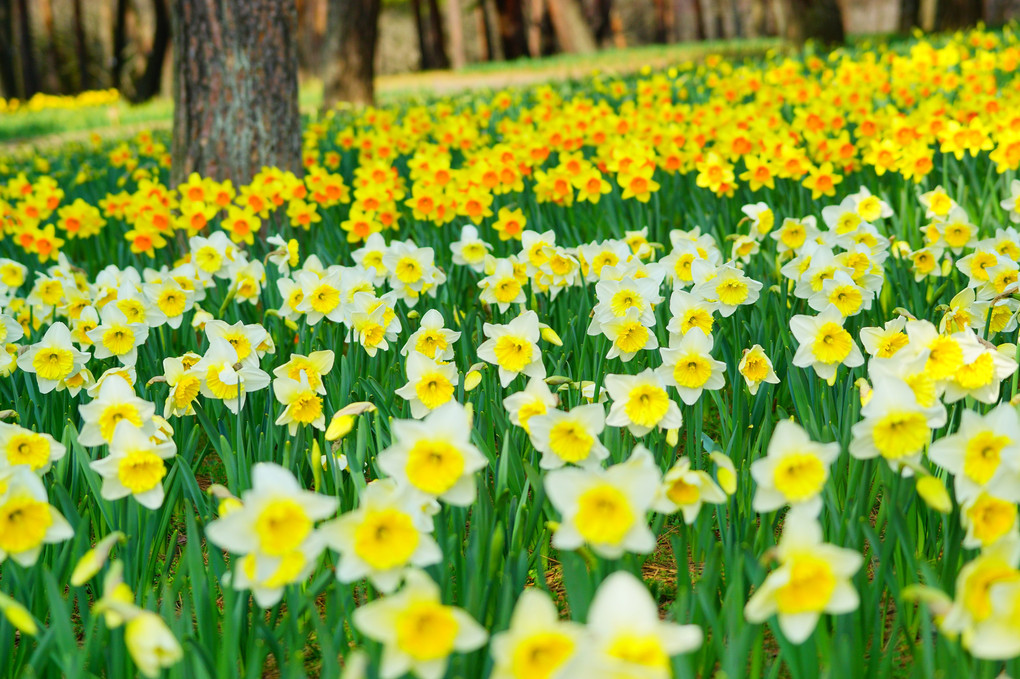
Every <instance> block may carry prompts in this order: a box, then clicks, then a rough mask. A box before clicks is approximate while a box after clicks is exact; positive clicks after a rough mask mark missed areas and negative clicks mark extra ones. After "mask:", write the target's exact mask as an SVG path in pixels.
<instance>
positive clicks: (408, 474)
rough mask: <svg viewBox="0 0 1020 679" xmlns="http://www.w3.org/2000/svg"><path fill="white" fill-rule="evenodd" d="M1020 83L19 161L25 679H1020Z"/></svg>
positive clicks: (371, 117)
mask: <svg viewBox="0 0 1020 679" xmlns="http://www.w3.org/2000/svg"><path fill="white" fill-rule="evenodd" d="M1018 69H1020V36H1018V35H1017V34H1016V33H1014V32H1013V31H1012V30H1011V29H1009V28H1007V29H1004V30H1002V31H996V32H987V31H983V30H980V31H974V32H970V33H966V34H957V35H955V36H944V37H932V38H927V39H925V38H920V37H916V38H914V39H911V40H909V41H905V42H899V43H895V44H890V45H884V44H878V45H876V44H871V45H860V46H857V47H853V48H845V49H841V50H839V51H836V52H833V53H831V54H828V53H815V52H807V53H802V54H793V55H777V54H769V55H765V56H763V57H762V58H760V59H753V60H746V61H740V62H736V61H730V60H728V59H726V58H724V57H722V56H715V57H710V58H709V59H707V60H706V61H705V62H704V63H698V64H695V63H687V64H679V65H677V66H676V67H674V68H671V69H669V70H668V71H663V72H653V71H650V70H646V71H644V72H641V73H639V74H636V75H634V76H629V77H617V76H612V77H610V76H604V75H598V74H593V75H592V76H591V77H589V78H587V79H585V80H583V81H578V82H567V83H558V84H551V85H545V86H540V87H531V88H525V89H517V90H506V91H499V92H472V93H468V94H463V95H457V96H456V97H448V98H443V99H435V100H430V101H420V100H410V99H409V100H402V101H399V102H396V103H393V104H391V105H387V106H384V107H380V108H370V109H349V108H342V109H337V110H334V111H331V112H329V113H328V114H326V115H323V116H320V117H319V118H317V119H314V120H310V121H308V122H307V123H306V125H305V129H304V130H303V133H304V166H305V167H304V172H303V176H300V177H299V176H297V175H296V174H295V173H292V172H284V171H281V170H278V169H275V168H265V169H263V170H262V171H261V172H260V173H259V174H258V175H257V176H256V177H255V178H254V179H253V180H252V181H251V183H249V184H247V185H244V186H235V185H233V184H231V183H230V182H217V181H213V180H211V179H209V178H203V177H200V176H197V175H192V176H191V177H190V178H188V179H187V181H186V182H184V183H182V184H180V185H179V186H177V187H176V188H173V189H171V188H169V184H170V173H169V165H170V162H169V152H168V148H169V138H168V137H167V135H165V134H164V133H149V132H145V133H142V134H139V135H137V136H136V137H134V138H132V139H129V140H122V141H113V142H111V141H101V140H100V139H99V138H98V137H97V138H95V139H94V140H93V141H92V142H91V143H87V144H68V145H66V146H64V147H62V148H60V149H59V150H54V151H51V152H48V153H46V154H45V155H35V154H32V155H27V154H21V153H19V154H12V155H9V156H7V157H2V156H0V227H2V229H0V234H2V236H0V348H4V347H5V348H6V351H0V375H2V377H0V611H2V613H3V616H2V617H0V657H2V658H4V664H3V666H2V668H3V669H2V671H0V673H2V674H3V675H4V676H33V677H42V676H46V677H64V676H67V677H81V676H134V675H136V674H141V675H143V676H147V677H156V676H160V675H166V676H172V677H189V678H191V677H233V676H243V677H261V676H286V677H294V676H323V677H337V676H343V677H347V678H350V679H354V678H357V677H383V678H384V679H392V678H395V677H401V676H405V675H407V676H417V677H421V678H422V679H437V678H439V677H444V676H445V677H464V678H474V677H493V678H498V679H509V678H512V677H513V678H519V679H546V678H552V677H557V678H561V679H563V678H574V677H578V678H584V679H588V678H597V677H605V678H607V679H608V678H613V679H617V678H623V677H635V678H648V679H653V678H658V677H668V676H677V677H720V678H722V677H729V678H731V679H732V678H734V677H755V678H757V677H792V678H794V679H812V678H814V677H818V676H834V677H934V676H946V677H987V678H989V679H991V678H993V677H999V676H1005V675H1012V676H1020V661H1018V660H1017V658H1018V657H1020V523H1018V516H1017V506H1018V505H1017V503H1018V501H1020V413H1018V410H1017V407H1016V405H1020V398H1017V383H1018V372H1017V362H1018V356H1020V350H1018V347H1017V343H1016V342H1017V327H1018V318H1017V314H1018V312H1020V293H1018V290H1017V278H1018V263H1020V232H1018V230H1017V227H1016V226H1014V224H1016V223H1018V222H1020V205H1018V200H1020V181H1018V180H1016V179H1014V177H1015V175H1016V171H1017V168H1018V167H1020V71H1018ZM85 100H88V98H85ZM88 101H90V102H91V100H88ZM89 105H92V104H91V103H90V104H89ZM62 106H63V105H62ZM66 106H67V108H68V111H67V112H66V115H74V105H73V104H67V105H66Z"/></svg>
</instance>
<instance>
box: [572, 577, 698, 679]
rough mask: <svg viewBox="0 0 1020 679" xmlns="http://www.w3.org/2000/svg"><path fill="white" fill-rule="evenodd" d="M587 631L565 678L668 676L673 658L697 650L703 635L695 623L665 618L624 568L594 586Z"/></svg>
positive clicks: (649, 678) (659, 678)
mask: <svg viewBox="0 0 1020 679" xmlns="http://www.w3.org/2000/svg"><path fill="white" fill-rule="evenodd" d="M586 632H587V644H585V647H584V648H583V650H581V651H580V652H578V653H577V654H576V655H575V660H574V662H572V663H571V664H570V666H569V667H568V670H567V671H566V672H565V673H564V674H563V676H564V677H586V678H587V677H590V678H591V679H615V678H616V677H644V678H646V679H653V678H654V679H666V678H667V677H670V676H672V669H671V668H672V663H671V662H670V658H671V657H672V656H674V655H679V654H681V653H688V652H690V651H693V650H695V649H697V648H698V647H699V646H701V643H702V640H703V638H704V634H703V633H702V631H701V628H700V627H698V626H697V625H679V624H677V623H674V622H667V621H663V620H661V619H660V618H659V607H658V604H657V603H656V601H655V599H654V598H652V595H651V593H650V592H649V591H648V588H647V587H646V586H645V584H644V583H643V582H641V580H639V579H638V578H636V577H635V576H633V575H631V574H630V573H628V572H626V571H616V572H615V573H612V574H611V575H610V576H609V577H607V578H606V579H605V580H603V581H602V584H601V585H599V588H598V590H596V591H595V596H594V598H592V601H591V606H590V607H589V608H588V624H587V626H586Z"/></svg>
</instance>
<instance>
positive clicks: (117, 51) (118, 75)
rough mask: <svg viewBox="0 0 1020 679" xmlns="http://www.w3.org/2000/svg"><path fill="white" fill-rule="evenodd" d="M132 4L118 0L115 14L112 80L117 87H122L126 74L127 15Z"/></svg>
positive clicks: (111, 64) (124, 0) (128, 1)
mask: <svg viewBox="0 0 1020 679" xmlns="http://www.w3.org/2000/svg"><path fill="white" fill-rule="evenodd" d="M130 6H131V2H130V0H117V7H116V10H115V11H114V14H113V60H112V62H111V63H110V81H111V82H112V83H113V86H114V87H116V88H117V89H120V86H121V83H122V78H123V74H124V61H125V57H126V55H125V50H126V49H127V15H128V8H129V7H130Z"/></svg>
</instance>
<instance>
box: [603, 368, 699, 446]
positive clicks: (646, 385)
mask: <svg viewBox="0 0 1020 679" xmlns="http://www.w3.org/2000/svg"><path fill="white" fill-rule="evenodd" d="M606 390H607V391H608V392H609V398H610V399H612V401H613V405H612V406H611V407H610V409H609V416H608V417H607V418H606V424H608V425H609V426H611V427H627V428H628V429H629V430H630V433H632V434H634V436H644V435H645V434H647V433H648V432H650V431H652V430H653V429H656V428H658V429H679V428H680V425H682V424H683V421H684V420H683V416H682V415H681V414H680V408H678V407H677V405H676V403H674V402H673V400H672V399H671V398H670V397H669V394H668V393H666V386H665V385H664V384H663V381H662V378H661V377H660V376H659V374H658V373H657V372H656V371H654V370H652V369H651V368H645V370H644V371H642V372H641V373H640V374H638V375H607V376H606Z"/></svg>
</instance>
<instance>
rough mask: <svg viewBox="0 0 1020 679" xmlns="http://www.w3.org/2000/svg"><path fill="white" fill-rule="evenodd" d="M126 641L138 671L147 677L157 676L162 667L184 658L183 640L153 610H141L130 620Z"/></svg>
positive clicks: (125, 634) (126, 631)
mask: <svg viewBox="0 0 1020 679" xmlns="http://www.w3.org/2000/svg"><path fill="white" fill-rule="evenodd" d="M124 641H125V643H126V644H127V647H128V652H129V653H130V654H131V659H132V660H134V661H135V665H137V666H138V671H139V672H141V673H142V674H143V675H145V676H147V677H158V676H159V672H160V670H161V669H162V668H164V667H171V666H173V665H175V664H177V663H178V662H179V661H180V660H181V658H183V657H184V651H183V650H182V649H181V645H180V643H178V641H177V638H176V637H175V636H174V634H173V632H171V631H170V628H169V627H167V625H166V623H165V622H164V621H163V618H161V617H159V616H158V615H156V614H155V613H152V612H150V611H141V612H140V613H139V614H138V615H137V616H135V617H134V618H132V619H131V620H130V621H128V624H127V627H126V628H125V632H124Z"/></svg>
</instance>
